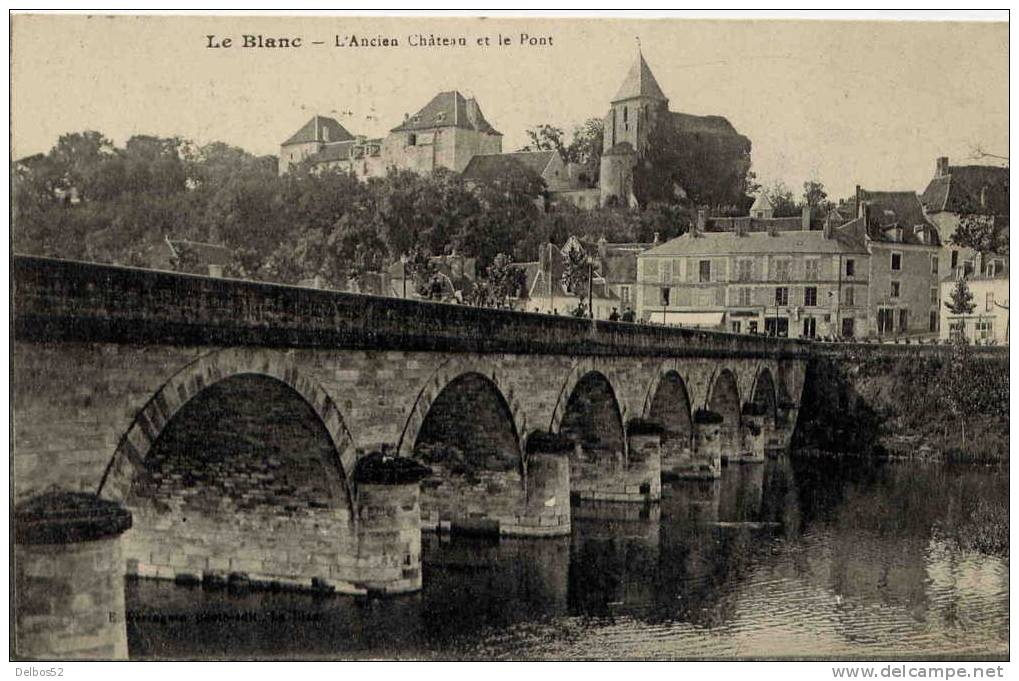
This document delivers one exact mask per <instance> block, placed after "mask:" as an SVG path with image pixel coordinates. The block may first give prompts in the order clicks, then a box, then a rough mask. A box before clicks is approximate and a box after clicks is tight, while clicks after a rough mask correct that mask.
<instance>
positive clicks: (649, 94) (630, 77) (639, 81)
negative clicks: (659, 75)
mask: <svg viewBox="0 0 1019 681" xmlns="http://www.w3.org/2000/svg"><path fill="white" fill-rule="evenodd" d="M638 98H646V99H654V100H659V101H663V102H666V103H668V101H669V98H668V97H666V96H665V93H664V92H662V88H661V87H659V85H658V81H657V80H655V76H654V74H653V73H651V67H650V66H648V65H647V62H646V61H644V54H643V53H642V52H641V49H640V38H638V39H637V59H636V61H634V63H633V66H631V67H630V70H629V71H628V72H627V74H626V78H625V79H624V80H623V84H622V85H621V86H620V87H619V92H617V93H616V96H615V97H613V98H612V103H613V104H615V103H616V102H621V101H624V100H627V99H638Z"/></svg>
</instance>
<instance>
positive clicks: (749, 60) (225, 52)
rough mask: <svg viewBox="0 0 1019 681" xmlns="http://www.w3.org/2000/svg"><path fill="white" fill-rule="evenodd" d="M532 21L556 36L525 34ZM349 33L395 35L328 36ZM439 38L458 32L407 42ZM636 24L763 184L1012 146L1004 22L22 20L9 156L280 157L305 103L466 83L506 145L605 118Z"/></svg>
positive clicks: (324, 105) (684, 93)
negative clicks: (741, 147)
mask: <svg viewBox="0 0 1019 681" xmlns="http://www.w3.org/2000/svg"><path fill="white" fill-rule="evenodd" d="M524 33H526V34H528V35H530V36H534V37H539V38H551V45H550V46H549V45H546V46H529V45H521V44H520V42H521V34H524ZM210 34H211V35H215V36H216V40H218V39H219V38H221V37H232V38H233V39H234V42H235V44H237V43H240V41H241V36H242V35H244V34H253V35H254V34H262V35H263V36H267V37H268V36H301V37H302V38H303V40H304V43H305V46H304V47H302V48H300V49H291V50H278V49H277V50H271V49H261V50H258V49H243V48H239V47H233V48H230V49H209V48H208V47H206V45H207V44H208V38H207V37H206V36H208V35H210ZM351 34H355V35H357V36H358V37H360V38H374V37H377V36H384V37H390V38H396V40H398V41H399V43H400V46H399V47H396V48H351V47H344V48H337V47H334V46H333V45H334V43H335V40H336V38H335V37H336V36H337V35H339V36H341V39H342V40H344V41H349V36H350V35H351ZM430 35H435V36H441V37H450V38H453V37H464V38H466V39H467V41H468V46H467V47H434V48H426V47H412V46H410V44H409V42H411V40H412V38H411V37H412V36H423V37H424V38H425V39H427V38H428V36H430ZM500 35H502V36H504V37H505V38H507V39H508V41H509V44H508V45H504V46H498V45H497V43H498V36H500ZM638 36H639V38H640V41H641V45H642V49H643V52H644V55H645V58H646V59H647V61H648V63H649V64H650V66H651V68H652V70H653V72H654V74H655V76H656V77H657V79H658V82H659V83H660V85H661V87H662V89H663V90H664V91H665V94H666V95H667V96H668V97H669V98H670V108H671V109H672V110H673V111H682V112H686V113H693V114H717V115H722V116H725V117H726V118H728V119H729V120H730V121H731V122H732V123H733V125H735V126H736V128H737V129H738V130H739V131H740V132H741V133H743V134H744V135H746V136H748V137H749V138H750V139H751V140H752V142H753V165H754V170H755V171H756V172H757V175H758V177H759V178H760V179H761V180H763V181H764V182H765V183H766V184H770V183H771V182H773V181H776V180H780V181H783V182H785V183H786V184H787V185H789V186H790V187H794V188H798V187H799V186H800V185H801V184H802V182H803V181H804V180H805V179H820V180H821V181H823V182H824V183H825V184H826V185H827V186H828V187H829V189H830V193H831V194H833V195H835V196H847V195H848V194H849V193H850V192H852V190H853V187H854V185H856V184H861V185H863V186H864V187H867V188H870V189H916V190H922V189H923V187H924V186H925V185H926V183H927V181H928V180H929V178H930V176H931V174H932V172H933V169H934V161H935V158H936V157H937V156H949V157H951V159H952V162H953V163H956V162H965V161H966V160H967V159H968V158H969V157H970V156H971V155H972V151H973V149H974V147H977V146H979V147H982V148H984V149H985V150H987V151H989V152H992V153H997V154H1002V155H1007V154H1008V26H1007V24H1004V23H997V24H991V23H968V24H962V23H946V22H937V23H918V22H908V23H904V22H865V23H861V22H833V21H798V22H791V21H724V22H723V21H690V20H682V21H679V20H641V21H634V20H621V19H611V20H566V19H548V18H541V19H502V18H500V19H485V20H482V19H433V18H420V17H416V18H415V17H405V18H389V19H385V18H359V19H354V18H346V17H336V16H332V17H311V16H307V17H302V18H288V17H257V18H243V17H168V16H150V17H125V16H119V17H113V18H111V17H85V16H69V17H58V16H20V17H16V18H15V19H14V24H13V34H12V48H13V71H12V78H13V81H12V88H13V89H12V107H13V111H12V116H13V126H12V134H13V155H14V156H15V157H16V158H18V157H21V156H24V155H27V154H32V153H35V152H40V151H46V150H48V149H49V148H50V147H51V146H52V145H53V144H54V142H55V141H56V139H57V137H58V136H59V135H60V134H62V133H65V132H71V131H80V130H85V129H95V130H100V131H102V132H103V133H105V134H106V135H107V136H109V137H111V138H112V139H113V140H114V141H115V142H117V143H118V144H121V143H123V142H124V141H125V140H126V139H127V138H128V137H130V136H131V135H133V134H139V133H145V134H156V135H181V136H183V137H186V138H189V139H193V140H195V141H197V142H199V143H205V142H209V141H215V140H219V141H224V142H228V143H230V144H235V145H238V146H241V147H244V148H245V149H248V150H249V151H252V152H255V153H260V154H266V153H278V145H279V142H280V141H282V140H283V139H285V138H286V137H288V136H289V135H290V134H291V133H293V132H294V131H295V130H296V129H297V128H299V127H300V126H301V125H302V124H303V123H304V122H305V121H306V120H307V119H308V118H309V117H310V116H311V115H312V114H314V113H321V114H325V115H331V116H333V117H335V118H337V119H338V120H339V121H340V122H341V123H342V124H343V125H344V126H345V127H346V128H347V129H349V130H350V131H351V132H353V133H355V134H368V135H382V134H384V133H385V132H386V131H387V130H388V129H389V128H391V127H393V126H395V125H397V124H398V123H399V122H400V121H401V120H402V119H403V116H404V114H405V113H413V112H414V111H416V110H417V109H419V108H420V107H422V106H423V105H424V104H425V103H427V102H428V100H429V99H430V98H431V97H432V96H433V95H434V94H435V93H436V92H439V91H441V90H449V89H459V90H461V91H462V92H464V93H465V94H473V95H474V96H475V97H477V99H478V101H479V103H480V105H481V108H482V110H483V112H484V114H485V116H486V118H488V120H489V121H490V122H491V123H492V124H493V125H494V126H495V127H496V128H497V129H498V130H499V131H501V132H502V133H503V134H504V135H505V138H504V143H503V149H504V150H505V151H511V150H515V149H517V148H519V147H520V146H522V145H523V144H525V143H526V138H525V135H524V131H525V129H526V128H527V127H528V126H531V125H534V124H538V123H543V122H549V123H552V124H555V125H558V126H560V127H563V128H567V129H569V128H571V127H572V125H573V124H575V123H578V122H580V121H582V120H584V119H585V118H588V117H591V116H603V115H604V114H605V112H606V110H607V109H608V102H609V100H610V99H611V97H612V96H613V95H614V94H615V92H616V89H617V88H618V86H619V84H620V83H621V81H622V80H623V77H624V76H625V74H626V71H627V69H628V68H629V67H630V64H631V63H632V62H633V60H634V58H635V51H636V48H635V45H636V42H635V38H636V37H638ZM484 37H488V38H489V43H490V44H489V46H487V47H483V46H478V45H477V39H478V38H484ZM312 41H322V42H323V43H324V44H323V45H312V44H311V42H312ZM546 42H547V41H546Z"/></svg>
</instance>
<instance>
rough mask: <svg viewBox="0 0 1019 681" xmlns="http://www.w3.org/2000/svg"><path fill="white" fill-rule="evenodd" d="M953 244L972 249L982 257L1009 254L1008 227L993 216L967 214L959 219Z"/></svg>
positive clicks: (953, 236)
mask: <svg viewBox="0 0 1019 681" xmlns="http://www.w3.org/2000/svg"><path fill="white" fill-rule="evenodd" d="M952 243H953V244H955V245H956V246H961V247H963V248H972V249H973V250H974V251H976V252H977V253H979V254H980V255H981V256H984V255H987V254H989V253H1001V254H1005V253H1008V246H1009V238H1008V227H1003V226H1002V225H1001V224H1000V223H998V221H996V220H995V219H994V216H993V215H982V214H967V215H963V216H962V217H961V218H960V219H959V225H958V226H957V227H956V228H955V233H954V234H953V235H952Z"/></svg>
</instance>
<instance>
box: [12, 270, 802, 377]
mask: <svg viewBox="0 0 1019 681" xmlns="http://www.w3.org/2000/svg"><path fill="white" fill-rule="evenodd" d="M12 268H13V278H14V287H15V289H14V290H15V293H14V295H15V305H14V312H15V316H14V329H15V337H16V338H18V339H21V340H54V341H60V340H63V341H78V342H115V343H116V342H127V343H131V342H141V343H159V344H169V345H259V346H268V347H311V348H329V347H342V348H346V349H365V350H407V351H443V352H476V353H497V352H498V353H515V354H569V355H600V356H617V357H618V356H662V357H690V356H696V357H741V358H754V357H767V358H796V357H802V356H804V355H805V353H806V352H807V351H808V350H809V345H808V344H806V343H803V342H801V341H797V340H791V339H774V338H766V337H762V336H747V335H738V334H728V333H721V332H711V331H700V330H694V329H683V328H675V327H665V326H653V325H648V324H632V323H620V322H607V321H598V322H594V323H592V322H591V321H590V320H585V319H575V318H571V317H560V316H552V315H547V314H538V313H526V312H514V311H509V310H494V309H485V308H476V307H470V306H466V305H448V304H442V303H430V302H422V301H415V300H402V299H398V298H383V297H378V296H367V295H360V294H352V293H341V292H335V291H322V290H317V289H306V288H299V287H294V286H284V285H280V284H267V283H261V282H252V281H241V280H233V279H219V278H212V277H202V276H195V275H185V274H178V273H173V272H162V271H153V270H143V269H136V268H129V267H120V266H114V265H99V264H94V263H83V262H75V261H67V260H56V259H51V258H40V257H34V256H22V255H16V256H14V258H13V263H12Z"/></svg>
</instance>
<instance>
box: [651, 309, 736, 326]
mask: <svg viewBox="0 0 1019 681" xmlns="http://www.w3.org/2000/svg"><path fill="white" fill-rule="evenodd" d="M724 314H725V313H724V312H652V313H651V318H650V320H649V321H651V322H652V323H653V324H668V325H669V326H697V327H702V328H718V327H721V326H722V316H723V315H724Z"/></svg>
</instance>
